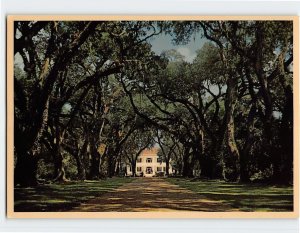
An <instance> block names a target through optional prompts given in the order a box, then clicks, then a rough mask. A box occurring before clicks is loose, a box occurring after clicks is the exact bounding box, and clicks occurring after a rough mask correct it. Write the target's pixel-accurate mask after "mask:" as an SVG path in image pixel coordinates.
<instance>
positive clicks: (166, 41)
mask: <svg viewBox="0 0 300 233" xmlns="http://www.w3.org/2000/svg"><path fill="white" fill-rule="evenodd" d="M205 42H206V40H205V39H203V38H201V37H200V35H199V34H197V35H196V36H195V38H193V37H192V38H191V40H190V41H189V43H188V44H184V45H182V44H180V45H174V44H173V42H172V36H170V35H165V34H161V35H159V36H156V37H155V38H153V39H152V40H151V41H150V43H151V45H152V50H153V51H154V52H155V53H156V54H158V55H159V54H161V52H163V51H166V50H170V49H175V50H177V51H178V52H179V53H181V55H183V56H184V57H185V60H186V61H187V62H192V61H193V59H194V58H195V57H196V51H197V50H198V49H200V48H201V47H202V46H203V44H204V43H205Z"/></svg>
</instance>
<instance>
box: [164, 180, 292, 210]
mask: <svg viewBox="0 0 300 233" xmlns="http://www.w3.org/2000/svg"><path fill="white" fill-rule="evenodd" d="M167 180H168V181H169V182H171V183H173V184H177V185H179V186H181V187H184V188H187V189H189V190H191V191H194V192H196V193H199V194H201V195H203V196H205V197H206V198H209V199H213V200H221V201H222V202H224V203H227V204H229V205H231V206H232V207H234V208H237V209H239V210H240V211H257V212H267V211H268V212H270V211H271V212H286V211H288V212H290V211H293V187H292V186H272V185H265V184H238V183H228V182H224V181H191V179H183V178H167Z"/></svg>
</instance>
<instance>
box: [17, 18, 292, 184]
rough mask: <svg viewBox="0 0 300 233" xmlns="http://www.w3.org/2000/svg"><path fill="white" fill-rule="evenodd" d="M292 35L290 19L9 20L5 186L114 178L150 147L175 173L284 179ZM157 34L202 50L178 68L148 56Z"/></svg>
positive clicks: (167, 58) (172, 60) (177, 60)
mask: <svg viewBox="0 0 300 233" xmlns="http://www.w3.org/2000/svg"><path fill="white" fill-rule="evenodd" d="M292 31H293V30H292V22H289V21H263V22H262V21H197V22H188V21H184V22H168V21H164V22H157V21H150V22H149V21H143V22H142V21H124V22H123V21H122V22H119V21H111V22H108V21H106V22H100V21H93V22H44V21H38V22H15V42H14V48H15V51H14V52H15V72H14V91H15V97H14V98H15V116H14V119H15V127H14V128H15V134H14V135H15V143H14V144H15V161H16V165H15V185H17V184H21V185H35V184H37V182H38V179H37V178H38V176H40V177H47V178H48V179H51V180H52V181H57V182H59V181H65V180H66V179H67V178H73V179H81V180H84V179H99V178H101V177H103V176H109V177H111V176H114V175H119V174H124V166H125V164H130V165H131V166H132V168H133V170H135V169H134V168H135V166H136V160H137V158H138V156H139V155H140V153H141V151H142V150H143V149H145V148H147V147H151V146H153V145H155V144H157V145H158V146H159V147H160V148H161V150H160V152H159V154H160V156H162V157H163V158H164V160H165V161H166V163H167V166H169V164H170V163H172V165H173V166H174V167H175V168H176V172H177V175H182V176H202V177H206V178H210V179H215V178H218V179H219V178H221V179H225V180H233V181H249V180H250V178H253V177H255V176H256V177H260V178H268V179H271V180H273V181H275V182H280V183H288V182H290V181H291V179H292V162H293V145H292V141H293V135H292V132H293V90H292V78H293V73H292V61H293V35H292ZM161 33H168V34H170V35H172V36H173V38H174V43H186V42H187V41H189V40H190V38H191V37H192V36H193V35H194V34H195V33H198V34H201V35H202V36H203V37H204V38H205V39H206V40H207V43H205V45H204V46H203V47H202V48H201V49H200V50H199V51H198V53H197V57H196V58H195V60H194V61H193V62H192V63H188V62H186V61H185V59H184V57H183V56H182V55H181V54H179V53H178V52H176V51H175V50H170V51H165V52H164V53H162V54H161V55H160V56H158V55H156V54H155V53H154V52H153V51H152V50H151V43H150V39H151V38H153V37H155V36H158V35H160V34H161ZM73 167H75V169H74V170H76V171H75V172H73V173H74V174H73V175H72V174H71V170H72V169H73ZM166 170H167V171H168V169H166Z"/></svg>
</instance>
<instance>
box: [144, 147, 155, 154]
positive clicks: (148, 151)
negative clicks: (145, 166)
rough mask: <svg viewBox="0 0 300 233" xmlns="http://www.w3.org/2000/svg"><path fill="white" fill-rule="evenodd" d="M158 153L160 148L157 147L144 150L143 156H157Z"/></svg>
mask: <svg viewBox="0 0 300 233" xmlns="http://www.w3.org/2000/svg"><path fill="white" fill-rule="evenodd" d="M157 152H158V148H157V147H153V148H151V149H145V150H143V152H142V153H141V155H153V154H155V155H157Z"/></svg>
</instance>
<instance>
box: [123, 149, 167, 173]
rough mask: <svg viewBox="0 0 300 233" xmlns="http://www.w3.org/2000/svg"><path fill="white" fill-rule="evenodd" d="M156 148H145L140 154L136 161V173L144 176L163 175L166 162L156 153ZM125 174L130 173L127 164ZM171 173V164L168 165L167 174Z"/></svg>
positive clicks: (130, 169)
mask: <svg viewBox="0 0 300 233" xmlns="http://www.w3.org/2000/svg"><path fill="white" fill-rule="evenodd" d="M157 152H158V148H155V147H154V148H152V149H146V150H143V152H142V153H141V154H140V156H139V157H138V159H137V162H136V175H137V176H144V177H153V176H164V175H165V174H166V163H165V162H163V161H161V159H160V158H159V157H158V155H157ZM126 169H127V175H128V176H131V175H132V168H131V166H130V165H127V167H126ZM172 173H173V169H172V165H171V164H170V165H169V174H172Z"/></svg>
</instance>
